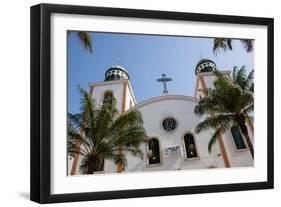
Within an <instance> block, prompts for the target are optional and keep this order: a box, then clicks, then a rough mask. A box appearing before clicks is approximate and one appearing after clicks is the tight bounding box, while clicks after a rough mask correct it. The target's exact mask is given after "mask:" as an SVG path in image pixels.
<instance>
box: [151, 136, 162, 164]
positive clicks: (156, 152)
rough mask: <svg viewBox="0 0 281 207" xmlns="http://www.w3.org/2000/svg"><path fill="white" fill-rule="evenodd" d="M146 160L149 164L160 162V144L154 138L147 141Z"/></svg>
mask: <svg viewBox="0 0 281 207" xmlns="http://www.w3.org/2000/svg"><path fill="white" fill-rule="evenodd" d="M148 161H149V164H150V165H152V164H159V163H160V146H159V141H158V139H156V138H151V139H150V140H149V141H148Z"/></svg>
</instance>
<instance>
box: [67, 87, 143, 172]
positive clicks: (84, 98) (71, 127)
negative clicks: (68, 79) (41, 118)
mask: <svg viewBox="0 0 281 207" xmlns="http://www.w3.org/2000/svg"><path fill="white" fill-rule="evenodd" d="M79 92H80V95H81V99H80V111H81V112H80V113H78V114H70V113H69V114H68V153H69V154H70V155H75V154H80V155H81V156H82V157H83V159H82V164H81V172H82V173H83V174H85V173H87V174H92V173H94V172H95V171H97V170H99V169H100V168H101V166H102V163H103V161H104V160H105V159H108V160H113V161H114V162H115V164H118V163H121V164H126V156H125V153H127V152H128V153H131V154H132V155H134V156H138V157H140V158H143V153H142V151H141V150H140V149H139V147H140V145H141V144H142V143H145V142H147V138H146V133H145V129H144V127H143V119H142V115H141V113H140V112H139V111H137V110H132V111H129V112H126V113H124V114H119V113H118V111H117V109H116V99H115V98H114V96H113V95H112V94H111V97H107V98H106V99H104V102H103V104H102V106H101V107H100V108H97V107H96V106H95V102H94V100H93V99H92V98H91V97H90V95H89V94H88V93H87V92H86V91H85V90H84V89H82V88H79ZM79 131H80V132H79ZM81 132H83V133H81ZM81 134H82V135H81ZM79 144H81V147H79Z"/></svg>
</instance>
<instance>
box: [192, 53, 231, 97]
mask: <svg viewBox="0 0 281 207" xmlns="http://www.w3.org/2000/svg"><path fill="white" fill-rule="evenodd" d="M216 70H217V66H216V63H215V62H214V61H212V60H210V59H207V58H203V59H201V60H200V61H199V62H198V63H197V64H196V67H195V75H196V77H197V80H196V84H195V92H194V96H195V97H196V98H199V99H200V98H203V97H205V95H206V94H205V89H206V88H213V83H214V81H215V79H216V76H215V74H214V73H213V72H214V71H216ZM221 72H222V73H224V74H227V75H230V73H231V71H221Z"/></svg>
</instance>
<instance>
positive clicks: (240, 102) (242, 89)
mask: <svg viewBox="0 0 281 207" xmlns="http://www.w3.org/2000/svg"><path fill="white" fill-rule="evenodd" d="M214 73H215V75H216V77H217V79H216V80H215V81H214V88H213V89H206V94H207V95H206V97H204V98H202V99H201V100H200V101H199V103H198V105H196V106H195V109H194V113H195V114H196V115H198V116H203V115H206V118H205V119H204V121H202V122H200V123H199V124H197V126H196V127H195V132H196V133H200V132H201V131H203V130H208V129H210V128H213V129H215V132H214V134H213V135H212V137H211V139H210V142H209V145H208V150H209V152H211V149H212V146H213V145H214V143H215V142H216V140H217V139H218V138H219V136H220V135H221V134H223V133H225V132H227V131H228V130H229V129H230V128H231V127H232V126H238V127H239V128H240V130H241V132H242V134H243V136H244V137H245V140H246V142H247V145H248V147H249V150H250V153H251V155H252V158H253V159H254V148H253V145H252V142H251V140H250V138H249V134H248V129H247V126H246V119H247V118H248V116H247V114H248V113H249V112H252V111H253V110H254V94H253V88H254V83H253V78H254V76H253V74H254V72H253V71H252V72H250V74H249V75H248V76H246V72H245V67H244V66H243V67H242V68H241V69H240V70H238V71H237V67H235V68H234V70H233V80H231V79H230V78H229V77H227V76H226V75H224V74H222V73H221V72H219V71H215V72H214Z"/></svg>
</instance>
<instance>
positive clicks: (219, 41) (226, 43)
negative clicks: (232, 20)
mask: <svg viewBox="0 0 281 207" xmlns="http://www.w3.org/2000/svg"><path fill="white" fill-rule="evenodd" d="M232 41H233V40H232V39H230V38H215V39H214V45H213V52H214V53H215V54H217V53H218V52H220V51H221V50H222V51H226V50H232ZM240 41H241V43H242V44H243V47H244V48H245V50H246V52H248V53H249V52H252V51H253V49H254V40H250V39H241V40H240Z"/></svg>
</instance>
